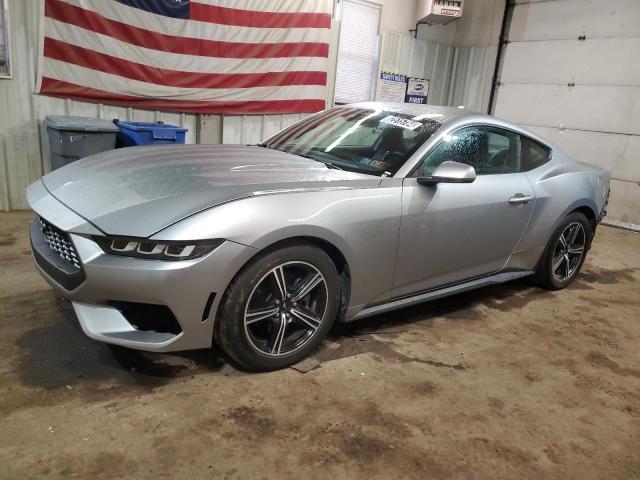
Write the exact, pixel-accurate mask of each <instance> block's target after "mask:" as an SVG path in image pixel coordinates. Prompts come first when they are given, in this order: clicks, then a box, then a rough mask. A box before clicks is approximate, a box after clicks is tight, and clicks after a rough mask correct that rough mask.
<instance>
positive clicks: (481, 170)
mask: <svg viewBox="0 0 640 480" xmlns="http://www.w3.org/2000/svg"><path fill="white" fill-rule="evenodd" d="M447 160H449V161H457V162H460V163H465V164H468V165H471V166H473V167H474V168H475V170H476V175H477V177H476V179H475V181H474V182H472V183H439V184H437V185H434V186H426V185H421V184H419V183H418V182H417V180H416V178H417V177H420V176H428V175H432V174H433V172H434V170H435V169H436V168H437V166H438V165H440V163H442V162H444V161H447ZM519 163H520V137H519V135H518V134H516V133H513V132H511V131H507V130H503V129H499V128H496V127H489V126H469V127H463V128H461V129H459V130H457V131H455V132H453V133H451V134H449V135H446V136H445V137H444V138H443V140H442V141H441V142H440V143H439V144H438V145H437V146H435V147H434V148H432V149H431V150H430V151H429V152H428V153H427V154H426V155H425V157H424V158H423V159H422V161H421V163H420V164H419V165H418V167H417V169H416V170H415V171H414V172H413V173H412V174H411V175H410V176H409V177H407V178H405V179H404V180H403V191H402V218H401V227H400V236H399V244H398V255H397V263H396V271H395V275H394V291H393V296H401V295H406V294H410V293H414V292H419V291H425V290H430V289H434V288H437V287H440V286H444V285H448V284H453V283H457V282H461V281H464V280H467V279H471V278H475V277H480V276H484V275H488V274H491V273H494V272H497V271H498V270H500V269H501V268H503V267H504V265H505V264H506V263H507V260H508V259H509V257H510V256H511V254H512V253H513V251H514V250H515V248H516V246H517V245H518V242H519V241H520V239H521V238H522V235H523V233H524V231H525V229H526V227H527V224H528V222H529V219H530V217H531V212H532V208H533V204H534V200H535V199H534V191H533V188H532V186H531V184H530V182H529V180H528V179H527V177H526V174H525V173H519V171H520V168H519Z"/></svg>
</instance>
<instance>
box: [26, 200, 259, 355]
mask: <svg viewBox="0 0 640 480" xmlns="http://www.w3.org/2000/svg"><path fill="white" fill-rule="evenodd" d="M40 193H43V192H40ZM46 195H48V196H49V201H48V202H46V204H47V212H46V213H48V214H49V218H47V217H45V220H47V221H49V223H52V224H54V225H55V226H56V227H57V228H58V229H60V230H62V231H63V232H64V233H65V234H66V235H68V239H69V241H70V242H71V243H72V244H73V247H74V248H75V252H76V254H77V256H78V258H79V260H80V264H81V268H80V270H79V272H80V273H78V270H76V271H72V272H71V275H72V276H74V278H73V281H68V279H69V272H66V271H64V270H65V268H64V267H65V266H64V262H62V263H63V265H62V266H61V265H60V264H61V262H60V261H59V257H56V255H55V252H54V253H53V254H52V252H51V250H50V248H49V246H48V245H47V243H46V242H45V241H43V239H42V232H41V231H40V229H39V228H38V224H32V227H31V231H30V233H31V243H32V249H33V258H34V262H35V264H36V267H37V268H38V270H39V271H40V274H41V275H42V276H43V277H44V279H45V280H47V282H49V283H50V284H51V285H52V286H53V288H54V289H55V290H57V291H58V292H60V293H61V294H62V295H63V296H64V297H66V298H68V299H70V300H71V302H72V305H73V308H74V311H75V313H76V315H77V317H78V320H79V322H80V325H81V326H82V329H83V330H84V332H85V333H86V334H87V335H88V336H89V337H91V338H94V339H96V340H100V341H104V342H108V343H112V344H117V345H122V346H125V347H130V348H136V349H141V350H148V351H158V352H160V351H177V350H189V349H195V348H207V347H210V346H211V343H212V334H213V321H214V319H215V314H216V311H217V309H218V305H219V303H220V300H221V298H222V296H223V293H224V291H225V289H226V288H227V285H228V284H229V282H230V281H231V279H232V278H233V277H234V275H235V274H236V272H237V271H238V270H239V269H240V268H241V267H242V265H244V264H245V263H246V262H247V261H248V260H249V259H250V258H251V257H252V256H253V255H254V254H255V253H256V250H255V249H254V248H252V247H247V246H245V245H241V244H238V243H234V242H230V241H226V242H224V243H223V244H221V245H220V246H219V247H218V248H216V249H215V250H214V251H212V252H211V253H210V254H208V255H206V256H204V257H202V258H198V259H194V260H187V261H177V262H172V261H162V260H146V259H137V258H129V257H120V256H115V255H108V254H106V253H104V251H103V250H102V249H101V248H100V247H99V246H98V244H97V243H96V242H94V241H93V240H92V239H91V238H90V237H89V236H88V235H85V234H78V233H74V232H73V231H74V230H76V231H77V230H79V231H81V232H83V231H85V230H86V229H87V228H90V227H87V226H86V225H80V224H79V222H78V221H77V218H75V217H77V215H76V214H75V213H74V212H73V211H71V210H70V209H68V208H67V207H66V206H64V205H62V204H61V203H60V202H58V201H57V200H56V199H55V198H54V197H52V196H51V195H49V194H48V193H46ZM31 200H32V198H30V204H31V206H32V208H34V210H35V211H36V213H38V214H39V215H41V216H43V215H44V212H43V213H41V211H39V210H41V209H39V208H38V204H39V202H38V201H31ZM52 209H54V210H55V212H53V214H52ZM65 210H66V211H65ZM65 216H68V217H71V218H74V222H70V221H68V220H69V219H68V218H65ZM52 218H55V219H56V221H57V224H55V223H54V221H53V220H52ZM35 221H36V222H37V219H36V220H35ZM62 224H67V225H68V224H75V225H76V226H74V227H73V228H72V229H71V230H65V229H64V228H62V227H61V226H60V225H62ZM80 277H82V278H80ZM124 303H135V304H138V305H139V304H148V305H151V306H163V307H166V308H167V309H168V310H169V311H170V312H171V314H172V315H173V317H175V320H176V321H177V324H178V325H179V329H177V330H175V331H166V329H163V328H157V329H156V328H154V327H153V319H151V321H150V322H146V324H145V325H146V326H145V327H144V329H141V328H140V325H137V324H135V323H132V322H131V321H130V319H129V318H128V317H127V316H126V314H125V313H124V311H123V310H122V309H121V308H119V307H118V305H122V304H124ZM149 325H151V326H149Z"/></svg>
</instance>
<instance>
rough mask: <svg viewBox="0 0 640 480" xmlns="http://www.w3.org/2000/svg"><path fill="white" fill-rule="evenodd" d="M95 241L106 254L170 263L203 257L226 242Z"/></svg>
mask: <svg viewBox="0 0 640 480" xmlns="http://www.w3.org/2000/svg"><path fill="white" fill-rule="evenodd" d="M93 239H94V240H95V241H96V243H97V244H98V245H100V247H101V248H102V250H104V251H105V253H109V254H111V255H120V256H122V257H135V258H144V259H147V260H169V261H180V260H191V259H193V258H198V257H202V256H203V255H206V254H207V253H209V252H211V251H212V250H214V249H215V248H217V247H218V246H220V244H222V242H224V240H197V241H193V242H174V241H154V240H146V239H140V238H126V237H118V238H114V237H93Z"/></svg>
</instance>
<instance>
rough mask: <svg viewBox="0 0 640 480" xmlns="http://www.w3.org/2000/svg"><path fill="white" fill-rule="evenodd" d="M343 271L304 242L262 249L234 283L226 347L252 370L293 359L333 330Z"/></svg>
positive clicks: (221, 333)
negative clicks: (340, 276)
mask: <svg viewBox="0 0 640 480" xmlns="http://www.w3.org/2000/svg"><path fill="white" fill-rule="evenodd" d="M339 300H340V283H339V278H338V272H337V270H336V267H335V265H334V264H333V262H332V261H331V258H330V257H329V256H328V255H327V254H326V253H325V252H324V251H322V250H321V249H319V248H316V247H314V246H312V245H307V244H300V245H292V246H288V247H284V248H281V249H278V250H275V251H272V252H269V253H266V254H264V255H262V256H261V257H259V258H257V259H256V260H254V261H253V262H251V263H250V264H249V265H248V266H247V267H246V268H245V269H244V270H243V271H242V272H241V273H240V274H239V275H238V277H237V278H236V279H235V280H234V281H233V283H232V284H231V285H230V287H229V289H228V291H227V294H226V298H225V300H224V304H223V307H222V310H221V315H220V316H219V318H218V324H217V326H216V328H217V330H216V333H217V335H216V337H217V340H218V343H219V345H220V347H221V348H222V349H223V350H224V351H225V353H226V354H227V355H229V356H230V357H231V358H232V359H233V360H235V361H236V362H238V363H239V364H241V365H242V366H244V367H245V368H247V369H249V370H255V371H260V370H273V369H278V368H284V367H287V366H289V365H292V364H294V363H296V362H298V361H300V360H301V359H302V358H304V357H305V356H307V355H308V354H309V353H311V352H312V351H313V350H315V349H316V348H317V346H318V345H319V344H320V342H321V341H322V339H323V338H324V337H325V336H326V335H327V333H328V332H329V330H330V328H331V325H332V324H333V321H334V319H335V317H336V315H337V312H338V305H339Z"/></svg>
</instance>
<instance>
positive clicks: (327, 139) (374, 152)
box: [261, 107, 440, 176]
mask: <svg viewBox="0 0 640 480" xmlns="http://www.w3.org/2000/svg"><path fill="white" fill-rule="evenodd" d="M439 127H440V123H439V122H437V121H435V120H433V119H431V118H428V114H427V115H417V116H416V115H412V114H407V113H401V112H393V111H384V110H370V109H364V108H350V107H345V108H333V109H330V110H327V111H325V112H322V113H320V114H318V115H314V116H312V117H309V118H308V119H306V120H304V121H303V122H301V123H298V124H296V125H293V126H291V127H289V128H287V129H285V130H283V131H282V132H280V133H278V134H277V135H275V136H273V137H271V138H270V139H269V140H268V141H267V142H265V143H263V144H261V145H262V146H264V147H267V148H272V149H275V150H280V151H283V152H287V153H292V154H294V155H300V156H303V157H307V158H312V159H313V160H317V161H319V162H322V163H325V164H327V165H328V166H330V167H333V168H339V169H343V170H350V171H354V172H359V173H367V174H371V175H378V176H380V175H387V176H388V175H393V174H394V173H396V172H397V171H398V169H399V168H400V167H401V166H402V165H403V164H404V163H405V162H406V161H407V159H408V158H409V157H411V155H412V154H413V153H414V152H415V151H416V150H417V149H418V147H420V145H422V144H423V143H424V142H425V141H427V140H428V139H429V137H431V135H433V134H434V133H435V132H436V130H438V128H439Z"/></svg>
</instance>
